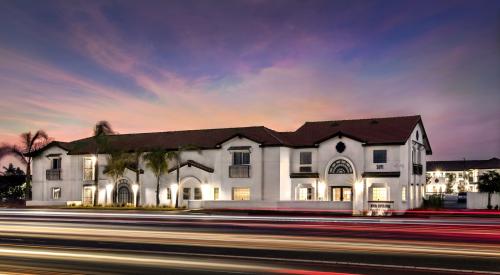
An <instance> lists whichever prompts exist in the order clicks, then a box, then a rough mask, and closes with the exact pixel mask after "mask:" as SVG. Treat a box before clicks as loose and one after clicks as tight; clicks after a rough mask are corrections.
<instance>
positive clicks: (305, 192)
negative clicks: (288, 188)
mask: <svg viewBox="0 0 500 275" xmlns="http://www.w3.org/2000/svg"><path fill="white" fill-rule="evenodd" d="M298 191H299V192H298V199H299V201H310V200H312V197H313V189H312V188H311V187H300V188H299V190H298Z"/></svg>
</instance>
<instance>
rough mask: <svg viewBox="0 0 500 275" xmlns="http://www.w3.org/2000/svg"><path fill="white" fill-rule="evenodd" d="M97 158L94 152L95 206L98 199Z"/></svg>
mask: <svg viewBox="0 0 500 275" xmlns="http://www.w3.org/2000/svg"><path fill="white" fill-rule="evenodd" d="M98 158H99V155H98V154H96V156H95V165H94V186H95V191H94V203H93V204H94V206H97V204H98V203H99V202H98V199H99V163H98V162H99V161H98V160H97V159H98Z"/></svg>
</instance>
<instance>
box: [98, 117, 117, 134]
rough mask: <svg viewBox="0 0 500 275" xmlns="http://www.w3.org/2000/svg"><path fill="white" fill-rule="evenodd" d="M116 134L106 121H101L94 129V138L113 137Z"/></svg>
mask: <svg viewBox="0 0 500 275" xmlns="http://www.w3.org/2000/svg"><path fill="white" fill-rule="evenodd" d="M112 134H116V132H115V131H114V130H113V128H112V127H111V124H110V123H109V122H108V121H106V120H101V121H99V122H97V123H96V125H95V127H94V136H101V135H112Z"/></svg>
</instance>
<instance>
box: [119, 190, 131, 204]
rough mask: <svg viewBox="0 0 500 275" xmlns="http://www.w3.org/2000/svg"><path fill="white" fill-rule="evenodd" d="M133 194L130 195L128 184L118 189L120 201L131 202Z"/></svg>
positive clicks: (121, 202)
mask: <svg viewBox="0 0 500 275" xmlns="http://www.w3.org/2000/svg"><path fill="white" fill-rule="evenodd" d="M131 202H132V196H131V195H130V190H128V187H127V186H122V187H120V189H118V203H120V204H123V203H131Z"/></svg>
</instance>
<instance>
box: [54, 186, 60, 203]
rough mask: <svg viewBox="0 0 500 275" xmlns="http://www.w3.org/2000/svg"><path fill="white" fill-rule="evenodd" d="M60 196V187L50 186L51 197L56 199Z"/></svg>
mask: <svg viewBox="0 0 500 275" xmlns="http://www.w3.org/2000/svg"><path fill="white" fill-rule="evenodd" d="M60 198H61V187H53V188H52V199H53V200H58V199H60Z"/></svg>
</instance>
